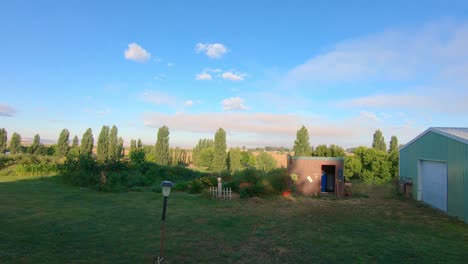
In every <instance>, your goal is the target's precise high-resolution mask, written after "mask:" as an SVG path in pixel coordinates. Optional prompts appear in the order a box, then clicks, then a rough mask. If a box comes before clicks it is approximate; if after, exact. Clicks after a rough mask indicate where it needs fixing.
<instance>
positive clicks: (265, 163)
mask: <svg viewBox="0 0 468 264" xmlns="http://www.w3.org/2000/svg"><path fill="white" fill-rule="evenodd" d="M276 164H277V162H276V160H275V158H273V156H271V155H270V154H268V153H267V152H264V151H262V152H260V154H258V156H257V164H256V167H257V169H259V170H263V171H267V172H268V171H271V170H272V169H274V168H276Z"/></svg>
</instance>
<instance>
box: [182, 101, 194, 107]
mask: <svg viewBox="0 0 468 264" xmlns="http://www.w3.org/2000/svg"><path fill="white" fill-rule="evenodd" d="M184 105H185V106H192V105H193V101H192V100H187V101H185V102H184Z"/></svg>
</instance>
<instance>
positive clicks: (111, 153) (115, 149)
mask: <svg viewBox="0 0 468 264" xmlns="http://www.w3.org/2000/svg"><path fill="white" fill-rule="evenodd" d="M107 155H108V156H107V158H108V160H110V161H117V160H118V159H119V157H120V153H119V138H118V130H117V127H116V126H115V125H114V126H112V128H111V130H110V133H109V149H108V150H107Z"/></svg>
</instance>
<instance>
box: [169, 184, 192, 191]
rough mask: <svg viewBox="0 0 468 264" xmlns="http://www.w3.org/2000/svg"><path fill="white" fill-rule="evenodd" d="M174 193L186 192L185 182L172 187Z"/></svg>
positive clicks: (186, 185)
mask: <svg viewBox="0 0 468 264" xmlns="http://www.w3.org/2000/svg"><path fill="white" fill-rule="evenodd" d="M172 189H173V190H174V191H182V192H186V191H188V183H187V182H178V183H176V184H175V185H174V187H172Z"/></svg>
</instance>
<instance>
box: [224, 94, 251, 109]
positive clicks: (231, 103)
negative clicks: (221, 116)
mask: <svg viewBox="0 0 468 264" xmlns="http://www.w3.org/2000/svg"><path fill="white" fill-rule="evenodd" d="M221 103H222V105H223V110H224V111H232V110H247V109H248V108H247V107H246V106H245V105H244V99H242V98H240V97H231V98H226V99H224V100H223V101H222V102H221Z"/></svg>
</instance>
